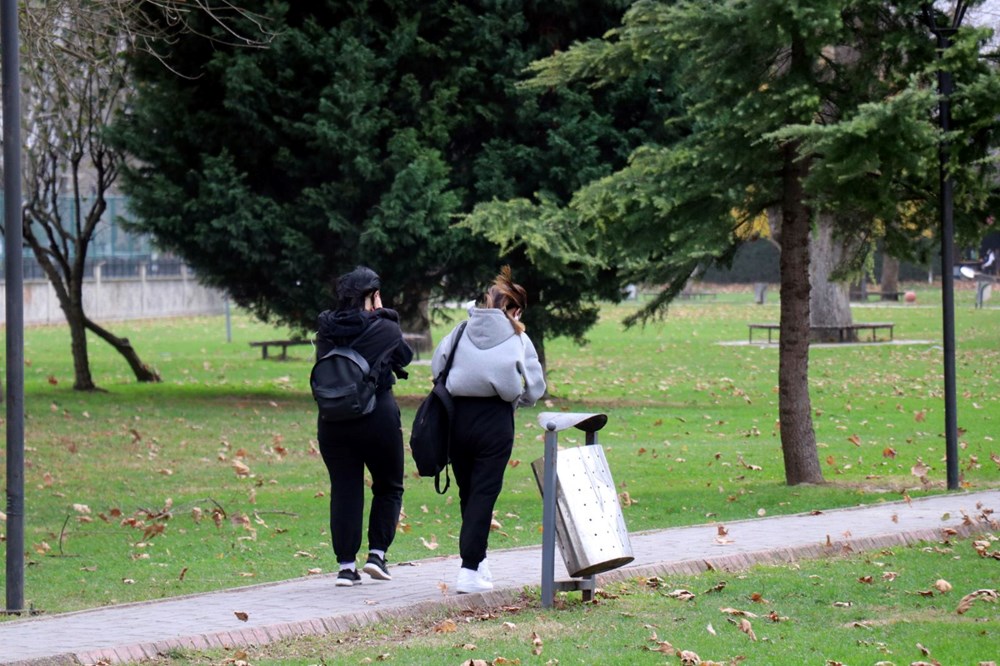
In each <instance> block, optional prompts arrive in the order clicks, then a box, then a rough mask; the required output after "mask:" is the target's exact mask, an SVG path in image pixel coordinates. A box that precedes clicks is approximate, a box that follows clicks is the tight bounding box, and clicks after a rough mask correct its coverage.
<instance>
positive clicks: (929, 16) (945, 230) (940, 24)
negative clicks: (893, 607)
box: [923, 0, 970, 490]
mask: <svg viewBox="0 0 1000 666" xmlns="http://www.w3.org/2000/svg"><path fill="white" fill-rule="evenodd" d="M940 4H942V3H940V2H933V3H925V4H924V6H923V14H924V21H925V23H927V27H928V28H930V30H931V32H932V33H934V36H935V37H936V38H937V49H938V62H939V63H940V67H939V68H938V93H939V94H940V101H939V102H938V105H939V106H938V121H939V122H940V124H941V134H942V136H941V143H940V145H939V147H938V159H939V162H940V164H939V179H940V214H941V310H942V316H943V320H944V321H943V324H944V427H945V433H944V434H945V465H946V467H947V480H948V489H949V490H956V489H957V488H958V408H957V404H956V403H957V401H956V398H955V275H954V270H955V267H954V264H955V221H954V199H953V194H954V192H953V183H952V180H951V176H950V175H949V174H948V161H949V158H950V155H951V147H950V146H949V143H948V132H949V131H951V93H952V90H953V83H954V82H953V79H952V75H951V72H950V71H948V68H947V67H946V66H945V64H944V56H945V53H946V52H947V50H948V47H950V46H951V39H952V37H954V35H955V33H956V32H958V28H959V26H960V25H961V24H962V19H963V18H964V17H965V12H966V10H968V8H969V4H970V3H969V2H968V1H965V2H963V1H962V0H958V1H957V2H955V3H954V5H953V6H952V7H951V8H950V11H948V10H947V6H948V5H951V3H943V4H944V5H945V7H946V8H945V9H943V10H942V9H938V5H940ZM941 19H943V21H942V20H941Z"/></svg>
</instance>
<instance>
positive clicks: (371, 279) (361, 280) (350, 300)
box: [337, 266, 382, 310]
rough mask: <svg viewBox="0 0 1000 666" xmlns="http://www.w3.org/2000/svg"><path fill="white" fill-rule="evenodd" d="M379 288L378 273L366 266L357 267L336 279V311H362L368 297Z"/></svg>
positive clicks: (380, 282)
mask: <svg viewBox="0 0 1000 666" xmlns="http://www.w3.org/2000/svg"><path fill="white" fill-rule="evenodd" d="M381 288H382V280H381V279H380V278H379V276H378V273H376V272H375V271H373V270H372V269H370V268H368V267H367V266H358V267H357V268H355V269H354V270H353V271H351V272H350V273H345V274H343V275H341V276H340V277H339V278H337V309H338V310H363V309H364V307H365V301H366V300H367V299H368V297H370V296H371V295H372V294H374V293H375V292H376V291H378V290H379V289H381Z"/></svg>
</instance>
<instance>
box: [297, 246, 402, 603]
mask: <svg viewBox="0 0 1000 666" xmlns="http://www.w3.org/2000/svg"><path fill="white" fill-rule="evenodd" d="M381 286H382V285H381V280H380V279H379V276H378V274H377V273H376V272H375V271H373V270H372V269H370V268H366V267H364V266H359V267H358V268H356V269H354V270H353V271H351V272H350V273H347V274H345V275H342V276H341V277H340V278H339V279H338V280H337V284H336V289H337V306H336V308H335V309H333V310H326V311H324V312H323V313H322V314H320V316H319V331H318V333H317V335H316V358H317V359H319V358H322V357H323V356H324V355H325V354H326V353H327V352H329V351H330V350H331V349H332V348H333V347H335V346H339V345H351V346H352V347H353V348H354V350H355V351H357V352H358V353H359V354H361V356H363V357H364V358H365V360H367V361H368V363H369V364H370V365H372V367H375V364H381V366H382V367H381V370H380V371H378V375H377V376H378V381H377V384H376V386H377V388H376V402H375V409H374V410H373V411H372V412H371V413H369V414H366V415H364V416H360V417H358V418H356V419H352V420H348V421H335V422H330V421H324V420H323V419H322V418H320V419H319V425H318V439H319V450H320V454H321V455H322V456H323V462H324V463H325V464H326V469H327V471H328V472H329V474H330V537H331V540H332V541H333V552H334V554H335V555H336V557H337V563H338V564H339V567H340V571H339V573H338V574H337V580H336V584H337V585H338V586H340V587H350V586H352V585H355V584H360V583H361V575H360V574H359V573H358V571H357V565H356V562H355V560H356V559H357V554H358V551H359V550H360V549H361V524H362V519H363V513H364V501H365V468H366V467H367V468H368V472H369V473H370V474H371V478H372V501H371V508H370V510H369V514H368V559H367V561H366V563H365V565H364V572H365V573H366V574H368V575H369V576H371V577H372V578H376V579H378V580H392V575H391V574H390V573H389V569H388V566H387V565H386V551H388V550H389V546H391V545H392V541H393V538H394V537H395V535H396V524H397V523H398V522H399V512H400V510H401V508H402V504H403V431H402V428H401V424H400V418H399V407H398V406H397V405H396V399H395V397H393V394H392V385H393V384H394V383H395V378H394V376H393V375H395V376H396V377H399V378H400V379H405V378H406V377H407V373H406V371H405V370H403V368H404V367H405V366H406V365H407V364H409V362H410V361H411V360H412V358H413V350H412V349H410V347H409V345H407V344H406V343H405V342H404V341H403V334H402V331H401V330H400V328H399V315H398V314H397V313H396V311H395V310H390V309H388V308H385V307H382V294H381V291H380V289H381Z"/></svg>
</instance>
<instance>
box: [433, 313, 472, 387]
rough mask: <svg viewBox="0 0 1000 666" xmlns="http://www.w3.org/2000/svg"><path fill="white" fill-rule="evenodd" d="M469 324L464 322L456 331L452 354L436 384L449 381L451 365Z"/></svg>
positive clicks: (435, 380)
mask: <svg viewBox="0 0 1000 666" xmlns="http://www.w3.org/2000/svg"><path fill="white" fill-rule="evenodd" d="M468 323H469V322H467V321H463V322H462V323H461V324H460V325H459V327H458V328H457V329H455V339H454V340H452V342H451V353H450V354H448V360H447V361H445V364H444V368H443V369H442V370H441V372H440V373H439V374H438V376H437V377H435V378H434V383H435V384H437V383H438V382H444V381H446V380H447V379H448V373H449V372H451V364H452V363H454V362H455V350H456V349H458V343H459V341H460V340H461V339H462V334H463V333H465V327H466V325H467V324H468Z"/></svg>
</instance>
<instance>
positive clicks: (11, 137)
mask: <svg viewBox="0 0 1000 666" xmlns="http://www.w3.org/2000/svg"><path fill="white" fill-rule="evenodd" d="M0 42H2V44H0V50H2V53H0V55H2V64H3V76H2V81H3V92H2V97H3V188H4V198H3V208H4V272H5V277H6V280H7V304H6V307H7V310H6V312H7V395H6V399H7V400H6V401H7V440H6V441H7V558H6V565H5V572H6V581H7V583H6V604H7V612H9V613H20V612H21V611H22V610H24V288H23V277H24V276H23V272H22V271H23V262H22V255H21V252H22V250H21V242H22V238H23V228H22V227H21V120H20V113H21V101H20V100H21V96H20V95H21V93H20V90H21V83H20V72H19V68H20V59H19V56H18V44H19V41H18V27H17V0H0Z"/></svg>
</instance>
